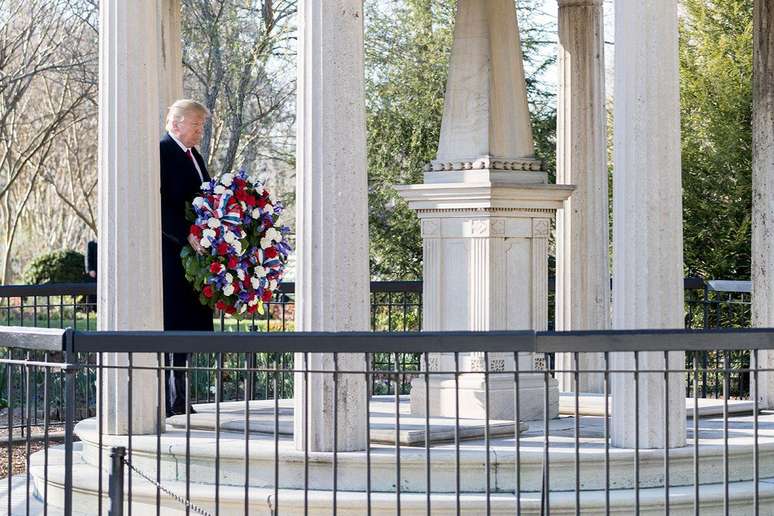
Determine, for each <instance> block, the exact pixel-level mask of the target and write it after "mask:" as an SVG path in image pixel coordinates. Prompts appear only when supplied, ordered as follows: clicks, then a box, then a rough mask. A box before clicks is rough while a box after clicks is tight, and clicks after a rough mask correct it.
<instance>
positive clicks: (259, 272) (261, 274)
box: [255, 267, 266, 278]
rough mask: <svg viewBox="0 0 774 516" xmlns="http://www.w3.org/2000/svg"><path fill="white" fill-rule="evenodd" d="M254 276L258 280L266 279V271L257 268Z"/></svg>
mask: <svg viewBox="0 0 774 516" xmlns="http://www.w3.org/2000/svg"><path fill="white" fill-rule="evenodd" d="M255 275H256V276H257V277H259V278H265V277H266V269H264V268H263V267H257V268H256V269H255Z"/></svg>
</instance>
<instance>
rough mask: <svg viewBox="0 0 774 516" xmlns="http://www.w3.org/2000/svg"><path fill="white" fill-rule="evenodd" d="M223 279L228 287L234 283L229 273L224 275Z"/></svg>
mask: <svg viewBox="0 0 774 516" xmlns="http://www.w3.org/2000/svg"><path fill="white" fill-rule="evenodd" d="M224 279H225V280H226V283H228V284H229V285H230V284H231V283H233V282H234V276H232V275H231V273H230V272H227V273H226V276H225V278H224Z"/></svg>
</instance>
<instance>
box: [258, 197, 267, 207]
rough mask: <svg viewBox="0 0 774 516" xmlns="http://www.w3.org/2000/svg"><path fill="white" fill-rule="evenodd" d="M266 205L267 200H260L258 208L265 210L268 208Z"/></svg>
mask: <svg viewBox="0 0 774 516" xmlns="http://www.w3.org/2000/svg"><path fill="white" fill-rule="evenodd" d="M266 204H267V203H266V199H263V198H261V199H258V207H259V208H261V209H264V208H265V207H266Z"/></svg>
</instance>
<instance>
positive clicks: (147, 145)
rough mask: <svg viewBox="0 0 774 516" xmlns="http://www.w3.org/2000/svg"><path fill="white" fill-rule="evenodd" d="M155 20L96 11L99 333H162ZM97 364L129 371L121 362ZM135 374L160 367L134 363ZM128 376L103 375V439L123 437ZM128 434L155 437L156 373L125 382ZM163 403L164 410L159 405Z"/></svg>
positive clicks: (140, 358)
mask: <svg viewBox="0 0 774 516" xmlns="http://www.w3.org/2000/svg"><path fill="white" fill-rule="evenodd" d="M157 41H158V10H157V2H156V1H155V0H133V1H132V2H102V3H101V5H100V88H99V95H100V98H99V247H98V249H99V264H100V266H99V279H98V282H97V285H98V304H99V311H98V313H99V318H98V321H99V329H100V330H160V329H162V328H163V313H162V310H163V308H162V306H163V305H162V286H161V283H162V282H161V215H160V198H159V146H158V140H159V127H158V120H159V112H158V110H159V80H158V77H157V74H158V69H159V67H158V55H159V52H158V48H157V46H156V45H155V44H150V45H149V44H148V42H157ZM104 363H105V364H106V365H112V366H126V365H127V364H128V363H129V357H128V355H126V354H115V353H112V354H105V356H104ZM132 364H133V365H134V366H151V367H155V366H157V365H158V364H157V360H156V355H153V354H136V355H134V356H133V360H132ZM128 381H129V374H128V373H127V371H126V370H112V369H106V370H105V371H104V373H103V375H102V378H101V388H102V389H104V392H103V399H104V403H103V406H102V407H101V409H102V411H101V414H100V417H102V418H103V422H104V424H105V427H104V428H105V431H106V432H107V433H109V434H125V433H127V432H128V430H129V429H130V422H129V419H128V417H129V413H128V411H127V406H129V389H128ZM131 381H132V386H133V388H132V400H131V407H132V414H131V416H132V420H131V431H132V433H133V434H149V433H155V432H156V410H157V404H158V403H157V388H158V386H157V383H156V372H155V371H137V370H135V371H134V372H133V373H132V378H131ZM162 403H163V400H162Z"/></svg>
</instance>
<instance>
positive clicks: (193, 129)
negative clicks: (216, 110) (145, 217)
mask: <svg viewBox="0 0 774 516" xmlns="http://www.w3.org/2000/svg"><path fill="white" fill-rule="evenodd" d="M209 114H210V113H209V111H208V110H207V108H206V107H205V106H203V105H202V104H200V103H198V102H196V101H193V100H178V101H177V102H175V103H174V104H172V106H171V107H170V108H169V113H168V114H167V133H166V134H165V135H164V137H163V138H162V139H161V142H160V143H159V151H160V153H161V231H162V271H163V277H164V330H166V331H170V330H187V331H212V330H213V325H212V316H213V314H212V310H211V309H210V308H209V307H206V306H204V305H202V304H201V303H200V302H199V294H198V293H197V292H196V290H194V288H193V287H192V286H191V284H190V283H189V282H188V280H186V278H185V270H184V269H183V264H182V260H181V258H180V252H181V251H182V250H183V247H184V246H185V245H186V244H190V245H191V247H192V248H193V249H194V250H195V251H197V252H199V253H204V252H205V251H204V249H203V248H202V247H201V245H200V244H199V241H198V240H197V239H196V237H194V236H193V235H190V231H189V230H190V227H191V223H190V222H189V221H188V220H187V219H186V211H187V210H188V209H190V206H189V203H191V201H193V200H194V198H195V197H196V196H197V195H198V194H199V192H200V191H201V185H202V183H203V182H205V181H209V180H210V176H209V175H208V174H207V167H206V165H205V164H204V159H203V158H202V156H201V154H199V152H198V151H197V150H196V145H198V144H199V143H200V142H201V138H202V133H203V129H204V122H205V120H206V119H207V117H208V116H209ZM186 356H187V355H186V354H185V353H175V354H174V357H173V364H174V365H175V366H185V365H186ZM185 389H186V384H185V375H184V373H183V372H182V371H176V372H175V373H174V374H173V375H172V377H171V378H170V375H169V374H167V413H168V414H180V413H185V410H186V406H185V392H186V391H185Z"/></svg>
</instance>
